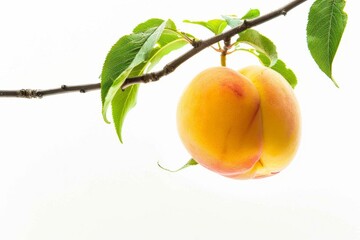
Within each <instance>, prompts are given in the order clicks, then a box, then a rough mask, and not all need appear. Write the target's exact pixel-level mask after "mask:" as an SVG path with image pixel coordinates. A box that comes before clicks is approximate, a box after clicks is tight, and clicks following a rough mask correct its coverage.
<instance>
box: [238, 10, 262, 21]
mask: <svg viewBox="0 0 360 240" xmlns="http://www.w3.org/2000/svg"><path fill="white" fill-rule="evenodd" d="M258 16H260V11H259V9H250V10H249V11H248V12H247V13H246V14H245V15H244V16H243V17H242V18H241V19H243V20H246V19H254V18H257V17H258Z"/></svg>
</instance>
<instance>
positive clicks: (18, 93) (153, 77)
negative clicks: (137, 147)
mask: <svg viewBox="0 0 360 240" xmlns="http://www.w3.org/2000/svg"><path fill="white" fill-rule="evenodd" d="M306 1H307V0H294V1H292V2H290V3H288V4H287V5H285V6H283V7H281V8H279V9H278V10H275V11H273V12H270V13H268V14H265V15H262V16H260V17H258V18H255V19H253V20H247V21H244V23H243V24H241V25H240V26H238V27H235V28H232V29H230V30H228V31H226V32H224V33H222V34H219V35H216V36H214V37H211V38H209V39H207V40H204V41H202V40H198V41H194V42H193V43H192V46H193V48H192V49H190V50H189V51H187V52H185V53H184V54H183V55H181V56H180V57H178V58H176V59H175V60H173V61H171V62H170V63H168V64H167V65H165V67H164V68H163V69H162V70H160V71H157V72H151V73H147V74H144V75H141V76H137V77H131V78H127V79H126V80H125V81H124V83H123V84H122V86H121V88H122V89H125V88H127V87H129V86H131V85H134V84H138V83H148V82H154V81H158V80H159V79H160V78H162V77H164V76H166V75H168V74H170V73H172V72H173V71H175V69H176V68H177V67H179V66H180V65H181V64H182V63H184V62H185V61H187V60H188V59H190V58H191V57H193V56H194V55H196V54H198V53H199V52H201V51H202V50H204V49H205V48H207V47H210V46H212V45H213V44H215V43H217V42H220V41H229V39H230V38H231V37H233V36H235V35H237V34H239V33H241V32H243V31H245V30H246V29H249V28H252V27H255V26H257V25H260V24H262V23H265V22H267V21H269V20H271V19H273V18H276V17H278V16H285V15H286V14H287V13H288V12H289V11H290V10H292V9H293V8H295V7H297V6H298V5H300V4H302V3H304V2H306ZM100 88H101V85H100V83H94V84H86V85H78V86H66V85H63V86H61V87H60V88H55V89H49V90H33V89H21V90H14V91H9V90H0V97H20V98H42V97H44V96H48V95H54V94H61V93H68V92H81V93H85V92H88V91H92V90H97V89H100Z"/></svg>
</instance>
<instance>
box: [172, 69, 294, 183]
mask: <svg viewBox="0 0 360 240" xmlns="http://www.w3.org/2000/svg"><path fill="white" fill-rule="evenodd" d="M177 127H178V132H179V136H180V139H181V140H182V142H183V144H184V146H185V148H186V149H187V150H188V152H189V153H190V155H191V156H192V157H193V158H194V159H195V160H196V161H197V162H198V163H199V164H201V165H202V166H204V167H206V168H208V169H210V170H211V171H214V172H216V173H219V174H221V175H224V176H227V177H231V178H235V179H251V178H261V177H266V176H272V175H274V174H276V173H278V172H280V171H281V170H282V169H284V168H285V167H286V166H287V165H288V164H289V163H290V161H291V159H292V158H293V157H294V155H295V152H296V150H297V146H298V144H299V139H300V138H299V136H300V111H299V106H298V104H297V101H296V98H295V95H294V93H293V90H292V88H291V87H290V85H289V84H288V83H287V82H286V80H285V79H284V78H283V77H282V76H281V75H280V74H278V73H277V72H275V71H273V70H271V69H270V68H267V67H261V66H250V67H247V68H244V69H242V70H240V71H239V72H237V71H234V70H232V69H229V68H226V67H212V68H209V69H207V70H205V71H203V72H201V73H200V74H199V75H197V76H196V77H195V78H194V79H193V81H191V83H190V84H189V85H188V87H187V88H186V89H185V91H184V93H183V95H182V97H181V98H180V101H179V105H178V109H177Z"/></svg>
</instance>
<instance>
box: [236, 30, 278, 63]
mask: <svg viewBox="0 0 360 240" xmlns="http://www.w3.org/2000/svg"><path fill="white" fill-rule="evenodd" d="M237 42H238V43H246V44H248V45H250V46H252V47H253V48H255V49H256V50H257V51H258V52H261V53H263V54H265V55H266V56H267V57H268V58H269V60H270V64H269V67H271V66H273V65H274V64H275V63H276V61H277V59H278V57H277V52H276V46H275V45H274V43H273V42H272V41H271V40H270V39H268V38H267V37H265V36H264V35H262V34H260V33H259V32H258V31H256V30H254V29H247V30H246V31H244V32H242V33H240V37H239V38H238V40H237Z"/></svg>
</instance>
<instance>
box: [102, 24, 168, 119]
mask: <svg viewBox="0 0 360 240" xmlns="http://www.w3.org/2000/svg"><path fill="white" fill-rule="evenodd" d="M159 23H160V22H159V21H158V19H150V20H148V21H147V22H145V23H142V24H140V25H138V26H137V27H136V28H135V30H134V31H135V33H132V34H130V35H126V36H124V37H122V38H120V40H119V41H118V42H117V43H116V44H115V45H114V46H113V47H112V48H111V50H110V52H109V53H108V55H107V57H106V60H105V63H104V66H103V71H102V74H101V98H102V103H103V108H102V114H103V117H104V120H105V121H106V122H109V121H108V120H107V116H106V115H107V110H108V107H109V105H110V103H111V102H112V100H113V99H114V97H115V95H116V94H117V92H118V91H122V90H121V85H122V84H123V83H124V81H125V79H126V78H127V77H128V76H129V74H130V73H131V72H132V70H133V69H134V68H135V67H136V66H138V65H139V64H141V63H143V62H145V61H146V60H148V58H149V56H150V53H151V52H152V51H153V48H154V46H155V45H156V42H157V41H158V39H159V38H160V36H161V34H162V32H163V31H164V28H165V26H166V22H164V21H162V23H161V24H160V25H159V26H157V27H153V26H156V25H157V24H159ZM145 26H150V27H151V28H150V29H147V27H145ZM140 30H141V31H143V32H141V31H140Z"/></svg>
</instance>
